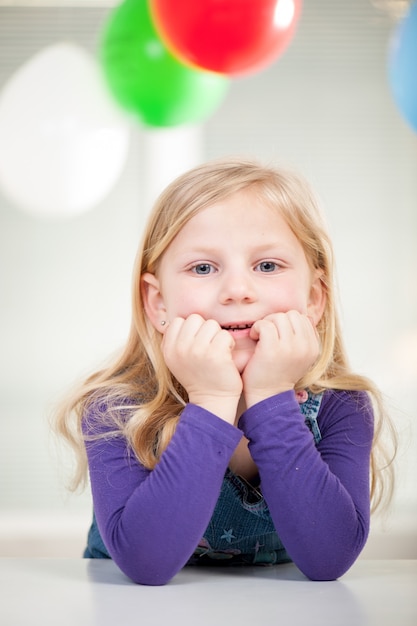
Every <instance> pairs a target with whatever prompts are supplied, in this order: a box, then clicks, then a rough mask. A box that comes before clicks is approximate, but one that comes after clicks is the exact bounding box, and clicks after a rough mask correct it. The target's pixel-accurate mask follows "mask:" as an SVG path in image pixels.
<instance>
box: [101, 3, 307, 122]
mask: <svg viewBox="0 0 417 626" xmlns="http://www.w3.org/2000/svg"><path fill="white" fill-rule="evenodd" d="M300 12H301V0H195V1H193V2H190V0H124V2H122V4H121V5H119V6H118V7H117V8H116V9H114V10H113V11H112V12H111V13H110V15H109V19H108V21H107V23H106V24H105V27H104V29H103V34H102V42H101V55H100V57H101V62H102V65H103V69H104V74H105V76H106V78H107V82H108V85H109V87H110V90H111V92H112V93H113V95H114V97H115V99H116V100H117V101H118V102H119V104H121V105H122V106H123V107H124V108H125V109H128V110H130V111H132V112H134V113H136V114H138V116H139V117H140V119H141V120H142V122H143V123H144V124H146V125H149V126H175V125H180V124H184V123H192V122H198V121H201V120H203V119H204V118H206V117H207V116H208V115H209V114H210V113H211V112H212V111H213V110H214V109H215V108H216V107H217V106H218V105H219V104H220V102H221V101H222V99H223V97H224V95H225V94H226V92H227V88H228V85H229V82H230V80H229V79H230V78H231V77H234V76H240V75H244V74H250V73H253V72H256V71H259V70H260V69H263V68H264V67H266V66H267V65H269V64H270V63H272V62H273V61H274V60H275V59H276V58H277V57H278V56H279V55H280V54H281V53H282V52H283V51H284V50H285V49H286V47H287V46H288V44H289V43H290V41H291V39H292V36H293V34H294V31H295V27H296V23H297V20H298V18H299V15H300Z"/></svg>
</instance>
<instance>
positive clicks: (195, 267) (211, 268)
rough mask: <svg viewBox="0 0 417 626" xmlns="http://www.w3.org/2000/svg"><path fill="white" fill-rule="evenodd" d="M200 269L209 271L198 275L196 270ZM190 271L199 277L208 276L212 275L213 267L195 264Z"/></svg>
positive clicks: (206, 264)
mask: <svg viewBox="0 0 417 626" xmlns="http://www.w3.org/2000/svg"><path fill="white" fill-rule="evenodd" d="M201 267H207V268H210V271H209V272H202V273H200V272H198V271H197V270H198V268H201ZM190 269H191V271H192V272H193V273H194V274H198V275H199V276H208V275H209V274H212V270H215V267H214V266H213V265H212V264H211V263H196V265H193V266H192V267H191V268H190Z"/></svg>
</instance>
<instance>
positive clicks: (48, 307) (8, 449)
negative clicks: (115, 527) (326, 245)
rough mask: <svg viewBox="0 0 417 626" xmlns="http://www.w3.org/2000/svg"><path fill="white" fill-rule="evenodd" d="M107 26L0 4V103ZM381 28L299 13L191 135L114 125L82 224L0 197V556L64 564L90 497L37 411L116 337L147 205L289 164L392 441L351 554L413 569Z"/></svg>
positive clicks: (412, 424)
mask: <svg viewBox="0 0 417 626" xmlns="http://www.w3.org/2000/svg"><path fill="white" fill-rule="evenodd" d="M107 13H108V9H106V8H80V7H75V8H66V9H65V8H60V9H59V8H16V7H0V89H1V87H2V85H3V84H4V83H5V81H6V80H7V79H8V78H9V77H10V76H11V75H12V73H13V72H14V71H15V70H16V69H17V67H18V66H19V65H20V64H21V63H23V62H24V61H26V60H27V59H29V58H30V56H31V55H32V54H33V53H35V52H37V51H38V50H40V49H41V48H42V47H44V46H46V45H50V44H52V43H55V42H58V41H62V40H71V41H74V42H76V43H79V44H81V45H83V46H85V47H86V48H87V49H89V50H94V49H95V46H96V42H97V36H98V33H99V32H100V28H101V26H102V22H103V19H104V18H105V16H106V15H107ZM392 26H393V23H392V22H391V21H390V20H389V19H388V18H387V17H386V15H385V14H384V13H382V12H380V11H378V10H377V9H376V8H375V7H374V6H373V5H372V4H371V2H370V0H351V1H350V2H341V1H340V0H306V1H305V2H304V9H303V15H302V19H301V22H300V25H299V28H298V32H297V36H296V38H295V39H294V41H293V43H292V45H291V46H290V48H289V49H288V51H287V52H286V54H285V55H284V56H283V57H282V58H281V59H280V60H279V61H278V62H276V63H275V64H274V65H273V66H271V67H270V68H269V69H267V70H266V71H264V72H262V73H259V74H257V75H255V76H251V77H247V78H241V79H239V80H234V81H233V82H232V85H231V89H230V92H229V94H228V96H227V98H226V99H225V101H224V103H223V105H222V106H221V107H220V109H219V110H218V111H217V112H216V113H215V114H214V115H213V116H212V117H211V118H210V119H209V120H208V121H207V123H206V124H204V125H202V126H201V127H199V128H184V129H173V130H171V131H156V130H149V129H148V130H146V129H144V128H142V127H141V126H140V125H139V124H138V123H136V122H135V121H132V143H131V149H130V154H129V159H128V162H127V165H126V168H125V171H124V173H123V176H122V178H121V180H120V181H119V183H118V184H117V186H116V187H115V188H114V189H113V191H112V192H111V194H110V195H109V196H108V198H107V199H106V200H105V201H104V202H102V203H101V204H100V205H99V206H97V207H95V208H94V209H93V210H91V211H89V212H88V213H85V214H83V215H80V216H78V217H76V218H73V219H71V220H66V221H64V222H62V221H51V220H49V221H46V220H40V219H36V218H35V217H32V216H30V215H28V214H26V213H24V212H22V211H20V210H19V209H18V208H16V207H15V206H13V205H12V203H11V202H10V201H9V200H8V199H7V198H6V197H5V196H4V195H2V192H1V189H0V302H1V324H0V359H1V363H0V366H1V376H0V385H1V387H0V429H1V430H0V432H1V437H0V555H1V554H6V555H8V554H12V555H16V554H20V553H27V554H40V555H50V554H62V555H78V554H80V553H81V550H82V549H83V542H84V536H85V533H86V531H87V527H88V523H89V518H90V514H91V502H90V497H89V494H88V493H85V494H84V495H82V496H69V495H68V494H67V492H66V491H65V489H64V486H63V483H62V471H61V469H60V468H61V467H62V465H61V464H60V463H58V462H57V459H56V454H55V452H54V446H53V445H52V443H51V440H50V436H49V429H48V422H47V417H48V414H49V411H50V409H51V406H52V405H53V403H54V402H55V401H56V400H57V399H58V398H59V397H60V395H61V394H62V393H63V392H65V390H66V389H67V388H68V386H69V385H70V384H71V383H72V382H73V381H74V380H75V379H77V378H79V377H80V376H83V375H84V374H87V373H88V372H89V371H90V370H91V368H93V367H95V366H96V365H98V364H100V362H101V361H102V359H104V358H105V357H106V356H107V355H108V354H109V352H111V351H112V350H114V349H116V348H117V347H118V346H119V344H121V343H122V342H123V341H124V339H125V337H126V334H127V331H128V326H129V318H130V311H129V306H130V276H131V267H132V263H133V258H134V254H135V250H136V246H137V242H138V239H139V237H140V233H141V228H142V224H143V221H144V219H145V216H146V214H147V211H148V210H149V205H150V200H151V198H152V197H153V196H154V195H155V193H156V191H157V190H159V188H160V187H161V186H163V185H164V184H165V182H166V181H167V179H169V178H170V177H172V176H173V175H174V174H176V173H177V170H181V169H188V167H189V166H190V165H192V164H193V163H195V162H198V161H201V160H205V159H206V158H211V157H217V156H221V155H227V154H243V155H253V156H256V157H259V158H261V159H263V160H270V159H273V160H274V161H275V162H278V163H282V164H285V165H290V166H296V167H297V168H298V169H300V170H301V171H303V172H304V173H305V174H306V175H307V176H308V177H309V178H310V180H311V181H312V183H313V184H314V185H315V187H316V188H317V190H318V192H319V193H320V195H321V197H322V199H323V202H324V205H325V209H326V213H327V216H328V220H329V224H330V228H331V231H332V234H333V238H334V243H335V249H336V258H337V265H338V275H339V283H340V294H341V301H342V306H343V323H344V328H345V333H346V341H347V345H348V347H349V351H350V355H351V361H352V364H353V365H354V367H355V368H356V369H357V370H358V371H360V372H361V373H365V374H367V375H369V376H370V377H372V378H374V379H375V380H376V382H377V383H378V384H379V385H380V386H381V387H382V389H383V390H384V392H385V393H386V395H387V398H388V400H389V403H390V405H391V406H392V413H393V418H394V420H395V422H396V424H397V429H398V431H399V435H400V450H399V454H398V460H397V474H398V477H397V492H396V497H395V501H394V505H393V508H392V511H391V514H390V516H389V517H388V518H387V519H384V520H382V521H381V520H378V519H376V520H375V522H374V526H373V530H372V535H371V539H370V542H369V545H368V548H367V549H365V553H364V554H365V555H368V556H372V557H376V558H379V557H381V558H383V557H385V556H397V557H399V558H406V557H407V556H409V557H410V556H413V557H414V558H416V557H417V545H416V544H417V542H416V537H417V529H416V527H417V524H416V522H417V490H416V487H415V484H416V478H417V462H416V459H417V425H416V412H415V404H416V401H415V395H416V391H417V283H416V270H417V245H416V235H417V135H416V134H415V133H413V132H412V131H411V130H410V128H409V127H408V126H407V125H406V123H405V122H404V121H403V120H402V118H401V116H400V114H399V112H398V111H397V109H396V107H395V105H394V104H393V101H392V99H391V95H390V91H389V86H388V83H387V78H386V56H387V46H388V40H389V36H390V32H391V30H392ZM40 87H41V86H40ZM28 106H30V103H28ZM184 146H185V147H186V150H185V151H184V150H183V148H184ZM64 464H66V463H64Z"/></svg>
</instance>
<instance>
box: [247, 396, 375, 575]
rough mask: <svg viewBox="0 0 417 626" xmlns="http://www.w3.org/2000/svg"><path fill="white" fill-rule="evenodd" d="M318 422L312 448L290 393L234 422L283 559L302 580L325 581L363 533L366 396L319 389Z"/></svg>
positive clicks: (349, 558)
mask: <svg viewBox="0 0 417 626" xmlns="http://www.w3.org/2000/svg"><path fill="white" fill-rule="evenodd" d="M318 424H319V427H320V431H321V435H322V439H321V441H320V443H319V444H318V445H317V447H316V445H315V444H314V440H313V437H312V435H311V433H310V431H309V429H308V427H307V426H306V425H305V423H304V417H303V416H302V414H301V412H300V408H299V405H298V402H297V401H296V399H295V395H294V393H293V392H285V393H282V394H279V395H277V396H274V397H272V398H268V399H267V400H264V401H263V402H260V403H259V404H256V405H254V406H253V407H251V408H250V409H249V410H248V411H246V413H245V414H243V416H242V417H241V419H240V422H239V426H240V427H241V428H242V430H243V431H244V433H245V435H246V437H248V439H249V440H250V444H249V446H250V451H251V454H252V457H253V459H254V461H255V463H256V464H257V466H258V469H259V473H260V477H261V487H262V492H263V494H264V497H265V499H266V501H267V503H268V507H269V510H270V512H271V516H272V519H273V521H274V525H275V528H276V531H277V533H278V535H279V537H280V539H281V540H282V542H283V544H284V546H285V548H286V550H287V552H288V554H289V555H290V556H291V558H292V560H293V561H294V563H295V564H296V565H297V566H298V567H299V568H300V570H301V571H302V572H303V573H304V574H305V575H306V576H308V577H309V578H310V579H313V580H333V579H335V578H338V577H339V576H341V575H342V574H344V573H345V572H346V571H347V570H348V569H349V567H350V566H351V565H352V564H353V562H354V561H355V559H356V558H357V557H358V555H359V553H360V551H361V550H362V548H363V546H364V545H365V542H366V539H367V536H368V532H369V518H370V498H369V458H370V450H371V445H372V437H373V413H372V408H371V405H370V401H369V399H368V397H367V394H365V393H362V392H341V391H328V392H326V393H325V394H324V397H323V400H322V404H321V408H320V412H319V416H318Z"/></svg>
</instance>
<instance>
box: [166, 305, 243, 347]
mask: <svg viewBox="0 0 417 626" xmlns="http://www.w3.org/2000/svg"><path fill="white" fill-rule="evenodd" d="M210 344H215V345H216V346H217V348H218V349H222V348H223V349H228V350H232V349H233V346H234V340H233V337H232V336H231V335H230V333H228V332H227V331H225V330H223V329H222V328H221V326H220V325H219V324H218V323H217V322H216V321H215V320H205V319H204V318H203V317H201V315H198V314H197V313H194V314H192V315H190V316H189V317H187V318H186V319H184V318H182V317H176V318H175V319H174V320H173V321H172V322H171V323H170V324H169V326H168V327H167V328H166V331H165V334H164V339H163V345H164V352H165V351H169V350H170V349H171V348H173V347H174V346H175V349H176V351H178V352H179V353H180V354H187V353H191V354H193V355H195V356H198V355H199V354H200V353H201V354H203V353H204V352H205V351H206V350H207V346H208V345H210Z"/></svg>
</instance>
